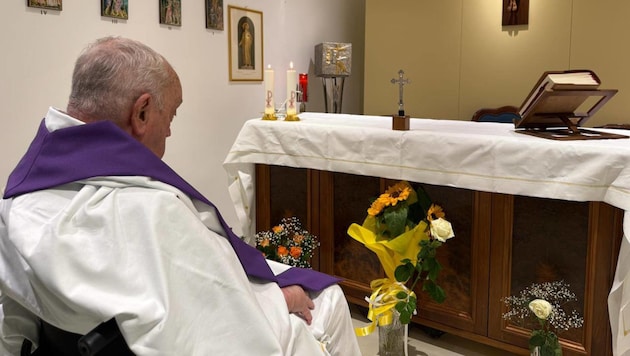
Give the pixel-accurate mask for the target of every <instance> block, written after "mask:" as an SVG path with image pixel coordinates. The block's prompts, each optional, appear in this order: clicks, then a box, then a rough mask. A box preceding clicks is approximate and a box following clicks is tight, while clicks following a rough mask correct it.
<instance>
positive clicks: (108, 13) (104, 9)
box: [101, 0, 129, 20]
mask: <svg viewBox="0 0 630 356" xmlns="http://www.w3.org/2000/svg"><path fill="white" fill-rule="evenodd" d="M101 16H105V17H113V18H115V19H123V20H127V19H128V18H129V0H101Z"/></svg>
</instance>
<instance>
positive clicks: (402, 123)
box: [392, 115, 409, 131]
mask: <svg viewBox="0 0 630 356" xmlns="http://www.w3.org/2000/svg"><path fill="white" fill-rule="evenodd" d="M392 119H393V121H392V130H398V131H408V130H409V115H405V116H397V115H394V116H392Z"/></svg>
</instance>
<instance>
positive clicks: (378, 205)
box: [367, 197, 387, 216]
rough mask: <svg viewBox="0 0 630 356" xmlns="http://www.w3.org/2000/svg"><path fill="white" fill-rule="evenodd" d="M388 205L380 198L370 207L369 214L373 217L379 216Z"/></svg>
mask: <svg viewBox="0 0 630 356" xmlns="http://www.w3.org/2000/svg"><path fill="white" fill-rule="evenodd" d="M386 206H387V205H386V204H385V202H384V201H383V199H381V197H379V198H378V199H376V200H375V201H374V202H373V203H372V205H371V206H370V208H369V209H368V210H367V212H368V214H369V215H371V216H376V215H378V214H380V213H381V211H383V209H384V208H385V207H386Z"/></svg>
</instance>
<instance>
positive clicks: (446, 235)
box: [431, 218, 455, 242]
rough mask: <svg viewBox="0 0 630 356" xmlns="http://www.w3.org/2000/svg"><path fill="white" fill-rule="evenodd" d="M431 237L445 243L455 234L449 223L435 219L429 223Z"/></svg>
mask: <svg viewBox="0 0 630 356" xmlns="http://www.w3.org/2000/svg"><path fill="white" fill-rule="evenodd" d="M431 235H432V236H433V237H435V238H436V239H438V240H439V241H441V242H446V240H448V239H450V238H451V237H453V236H455V233H454V232H453V227H452V226H451V223H450V222H448V221H446V220H444V219H442V218H437V219H433V220H432V221H431Z"/></svg>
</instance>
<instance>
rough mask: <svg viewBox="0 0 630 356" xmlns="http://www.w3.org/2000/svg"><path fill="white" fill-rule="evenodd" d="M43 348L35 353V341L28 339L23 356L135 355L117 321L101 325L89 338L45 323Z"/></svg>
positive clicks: (24, 343)
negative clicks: (33, 347) (33, 350)
mask: <svg viewBox="0 0 630 356" xmlns="http://www.w3.org/2000/svg"><path fill="white" fill-rule="evenodd" d="M39 339H40V345H39V347H38V348H37V350H35V352H33V353H31V346H32V342H31V341H30V340H24V342H23V343H22V350H21V354H20V355H21V356H134V354H133V352H131V350H130V349H129V347H128V346H127V343H126V342H125V339H124V338H123V336H122V334H121V333H120V330H119V329H118V324H116V320H115V319H110V320H109V321H106V322H104V323H101V324H100V325H98V326H97V327H96V328H94V329H92V330H91V331H90V332H89V333H87V334H85V335H79V334H74V333H71V332H68V331H65V330H61V329H59V328H57V327H54V326H52V325H50V324H48V323H46V322H44V321H42V325H41V328H40V335H39Z"/></svg>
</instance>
